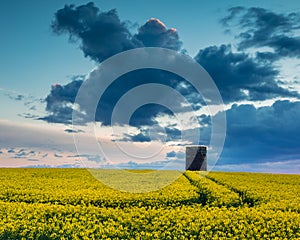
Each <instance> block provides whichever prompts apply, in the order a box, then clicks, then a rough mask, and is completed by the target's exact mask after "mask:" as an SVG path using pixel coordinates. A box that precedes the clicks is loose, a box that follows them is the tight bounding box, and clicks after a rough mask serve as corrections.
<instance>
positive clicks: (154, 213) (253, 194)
mask: <svg viewBox="0 0 300 240" xmlns="http://www.w3.org/2000/svg"><path fill="white" fill-rule="evenodd" d="M101 171H111V174H113V175H115V176H118V174H119V172H118V171H120V170H99V174H101ZM172 173H174V172H172V171H161V174H162V176H161V179H163V178H164V177H168V174H172ZM139 175H140V178H141V182H142V179H143V171H141V172H140V174H139ZM161 179H160V181H161ZM124 181H126V180H124ZM120 184H122V181H120ZM124 184H125V183H124ZM126 184H128V183H126ZM0 239H5V240H8V239H24V240H25V239H300V175H276V174H258V173H223V172H222V173H221V172H211V173H209V174H208V175H206V176H205V175H203V173H201V172H189V171H188V172H184V173H183V175H182V176H181V177H179V178H178V179H177V180H176V181H175V182H173V183H172V184H170V185H168V186H166V187H165V188H162V189H160V190H158V191H154V192H148V193H139V194H138V193H128V192H120V191H117V190H114V189H112V188H109V187H107V186H106V185H104V184H102V183H101V182H99V181H98V180H96V179H95V178H94V177H93V176H92V175H91V174H90V172H89V171H87V170H85V169H0Z"/></svg>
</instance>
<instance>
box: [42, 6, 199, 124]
mask: <svg viewBox="0 0 300 240" xmlns="http://www.w3.org/2000/svg"><path fill="white" fill-rule="evenodd" d="M52 29H53V31H54V32H55V33H57V34H68V35H69V37H70V40H71V41H75V42H76V41H80V44H81V46H80V47H81V49H82V51H83V52H84V54H85V56H89V57H90V58H91V59H93V60H94V61H96V62H101V61H103V60H105V59H107V58H108V57H110V56H112V55H115V54H117V53H119V52H122V51H125V50H128V49H133V48H137V47H145V46H147V47H162V48H169V49H173V50H177V51H179V50H180V49H181V45H182V42H181V41H180V39H179V35H178V33H177V31H176V29H174V28H170V29H168V28H167V27H166V26H165V25H164V23H162V22H161V21H160V20H158V19H156V18H151V19H149V20H148V21H147V22H146V23H145V24H144V25H142V26H141V27H140V28H139V29H138V31H137V33H136V34H131V33H130V31H129V29H128V26H127V25H126V24H125V22H122V21H121V20H120V19H119V17H118V14H117V11H116V10H111V11H108V12H101V11H100V10H99V8H98V7H96V6H95V4H94V3H88V4H86V5H81V6H78V7H76V6H74V5H66V6H65V7H64V8H62V9H60V10H58V11H57V12H56V13H55V19H54V21H53V23H52ZM182 81H183V79H180V78H179V77H177V76H176V75H174V74H171V73H167V72H164V71H160V70H156V69H155V70H153V69H142V70H139V71H135V72H133V73H128V74H125V75H124V76H121V77H120V78H119V79H117V80H116V81H114V82H113V84H112V85H111V86H110V87H109V88H108V89H107V90H106V91H105V93H104V94H103V96H102V98H101V99H100V102H99V105H98V107H97V110H96V114H95V117H94V119H95V120H96V121H99V122H101V124H103V125H110V124H111V113H112V111H113V109H114V106H115V104H116V103H117V101H118V100H119V99H120V97H121V96H123V95H124V94H125V93H126V92H127V91H128V90H130V89H132V88H134V87H136V86H139V85H141V84H145V83H161V84H165V85H169V86H171V87H173V88H176V87H177V86H179V83H180V82H182ZM82 82H83V81H82V79H81V80H78V79H76V78H75V79H73V81H72V82H70V83H69V84H66V85H64V86H63V85H59V84H56V85H53V86H52V89H51V92H50V94H49V95H48V96H47V98H46V103H47V106H46V111H47V112H48V113H49V114H48V116H45V117H42V118H39V119H40V120H44V121H48V122H57V123H66V124H69V123H71V115H72V111H73V108H74V106H73V104H74V100H75V97H76V94H77V92H78V89H79V87H80V86H81V84H82ZM190 89H191V88H190ZM183 90H184V89H181V90H180V91H183ZM189 94H190V93H186V94H185V95H186V97H188V98H189V99H191V100H193V101H194V103H195V104H196V103H197V106H198V108H199V107H200V105H199V104H200V99H199V96H196V95H195V94H193V95H189ZM196 98H197V99H196ZM195 106H196V105H195ZM79 107H80V106H79ZM81 110H82V111H86V112H87V114H90V112H89V110H88V109H81ZM162 113H163V114H170V111H169V110H167V109H166V108H164V107H161V106H159V105H157V104H156V105H154V104H148V105H146V106H142V107H141V108H140V109H138V110H137V111H136V112H135V113H134V114H133V117H132V118H131V120H130V124H131V125H133V126H143V125H153V124H157V121H156V120H155V117H157V116H158V115H159V114H162ZM92 114H93V113H92ZM88 118H90V117H88ZM83 122H84V121H83ZM121 124H123V123H121Z"/></svg>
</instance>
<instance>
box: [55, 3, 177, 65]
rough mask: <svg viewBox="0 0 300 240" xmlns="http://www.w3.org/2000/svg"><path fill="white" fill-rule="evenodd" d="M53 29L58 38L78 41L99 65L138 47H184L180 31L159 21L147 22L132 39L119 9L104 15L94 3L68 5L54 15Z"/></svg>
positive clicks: (85, 53)
mask: <svg viewBox="0 0 300 240" xmlns="http://www.w3.org/2000/svg"><path fill="white" fill-rule="evenodd" d="M52 29H53V31H54V32H55V33H57V34H68V35H69V39H70V41H71V42H76V41H78V40H79V41H80V44H81V45H80V48H81V49H82V51H83V53H84V55H85V56H86V57H90V58H91V59H93V60H94V61H96V62H102V61H103V60H105V59H107V58H109V57H111V56H112V55H115V54H117V53H120V52H123V51H125V50H129V49H133V48H137V47H145V46H146V47H163V48H169V49H173V50H180V47H181V41H180V40H179V36H178V33H177V31H176V30H175V29H174V28H171V29H167V28H166V26H165V25H164V24H163V23H162V22H161V21H159V20H158V19H155V18H151V19H150V20H148V21H147V22H146V23H145V24H144V25H143V26H141V27H140V28H139V29H138V33H137V34H136V35H134V36H133V35H132V34H131V32H130V31H129V28H128V26H127V24H126V22H125V21H124V22H123V21H121V20H120V19H119V16H118V13H117V11H116V9H112V10H110V11H107V12H101V11H100V9H99V8H98V7H96V6H95V4H94V3H93V2H90V3H87V4H86V5H81V6H78V7H75V5H65V7H64V8H62V9H60V10H58V11H57V12H56V13H55V19H54V21H53V23H52Z"/></svg>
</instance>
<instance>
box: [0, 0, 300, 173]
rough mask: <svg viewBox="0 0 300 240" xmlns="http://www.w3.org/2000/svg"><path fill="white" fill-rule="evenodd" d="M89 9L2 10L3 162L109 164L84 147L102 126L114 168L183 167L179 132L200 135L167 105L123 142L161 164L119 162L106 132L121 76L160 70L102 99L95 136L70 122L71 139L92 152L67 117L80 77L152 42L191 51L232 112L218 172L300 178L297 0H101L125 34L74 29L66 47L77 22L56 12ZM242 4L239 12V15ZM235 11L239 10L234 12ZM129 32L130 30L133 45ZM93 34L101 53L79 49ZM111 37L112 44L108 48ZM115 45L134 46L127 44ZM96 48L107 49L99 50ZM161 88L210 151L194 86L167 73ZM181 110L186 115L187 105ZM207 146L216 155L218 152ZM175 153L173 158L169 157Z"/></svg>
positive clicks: (126, 133) (151, 109)
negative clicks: (193, 120)
mask: <svg viewBox="0 0 300 240" xmlns="http://www.w3.org/2000/svg"><path fill="white" fill-rule="evenodd" d="M87 3H88V2H86V1H64V2H62V1H61V0H59V1H58V0H55V1H43V2H41V1H37V0H35V1H30V3H28V2H24V1H6V2H2V3H1V4H0V5H1V7H0V20H1V21H0V29H1V31H2V33H1V44H0V51H1V55H0V66H1V71H0V78H1V82H0V101H1V105H2V110H1V115H0V128H1V129H2V130H1V137H0V144H1V145H0V148H1V149H0V151H1V153H0V166H3V167H5V166H73V167H76V166H80V159H82V158H83V159H84V160H85V161H86V162H91V164H92V166H94V165H93V164H95V165H96V164H97V163H99V162H101V160H102V158H101V157H99V156H98V154H99V153H98V152H97V151H95V150H94V149H90V148H89V141H91V142H93V141H94V140H93V139H94V138H95V132H97V131H98V132H99V134H100V135H101V137H102V138H103V139H102V143H103V141H104V142H105V143H103V144H104V145H105V146H106V149H107V151H108V153H107V154H106V157H107V158H109V159H110V158H111V159H112V160H111V161H112V162H111V164H112V165H114V164H115V165H120V166H122V167H124V166H125V167H126V166H128V167H135V168H142V167H147V168H149V167H150V168H151V167H152V166H153V167H154V168H157V166H160V167H162V168H163V167H164V164H166V163H169V162H173V163H174V165H172V167H175V168H177V167H178V168H179V169H180V168H182V167H184V148H183V146H182V145H184V144H187V143H182V142H180V141H179V139H180V138H179V135H180V132H181V133H182V132H184V131H186V132H188V131H192V130H193V129H187V128H185V129H182V128H180V127H179V126H178V123H176V121H175V120H174V118H173V117H172V116H171V115H170V114H169V112H168V111H167V110H166V109H163V108H161V107H160V108H159V107H157V106H148V108H147V107H145V108H144V109H143V108H141V109H140V110H139V111H137V112H136V113H135V115H134V116H133V120H132V124H131V125H132V126H130V127H129V126H127V127H126V128H123V129H121V130H120V132H121V133H123V135H122V134H121V135H122V136H119V139H118V141H120V142H122V144H124V146H126V147H128V148H131V147H132V144H134V146H136V148H137V149H139V148H141V149H144V150H145V152H147V151H148V152H149V154H150V153H151V152H152V151H154V150H155V149H156V150H157V151H158V152H159V154H158V155H156V157H155V158H153V159H148V160H141V159H131V158H130V157H128V158H126V157H121V158H122V159H121V160H120V155H119V154H118V153H117V152H116V151H117V150H116V149H115V148H114V147H113V145H114V144H115V140H113V139H112V138H111V133H110V131H109V129H108V125H109V124H110V122H109V121H108V119H109V116H110V115H109V114H110V113H111V112H110V110H109V109H110V108H111V107H112V105H113V104H115V103H116V101H117V99H118V98H119V97H120V96H122V94H124V93H125V92H126V91H128V90H129V89H130V86H128V85H126V84H124V83H125V82H126V79H136V80H134V81H136V84H138V83H147V82H149V81H151V78H157V79H158V78H159V77H158V75H157V74H159V73H157V72H155V71H154V72H143V71H141V72H136V73H133V74H131V75H130V74H129V75H128V76H124V77H123V78H121V79H119V80H118V81H116V83H115V85H114V86H112V87H111V89H110V92H109V91H108V93H107V94H106V95H105V96H104V99H103V104H104V106H108V112H105V111H104V112H100V113H99V114H98V115H97V116H96V120H97V124H95V126H96V127H95V128H94V130H95V131H94V132H93V131H91V129H92V128H91V127H88V126H90V125H89V124H90V123H87V126H83V125H82V126H76V127H75V128H76V131H78V132H77V133H75V134H77V136H80V138H81V137H82V138H84V139H85V142H86V146H85V147H86V153H84V154H82V155H84V156H81V158H80V156H78V153H77V152H76V147H75V145H74V143H73V136H72V131H71V130H70V129H71V128H72V126H71V125H70V121H69V120H70V118H69V115H68V114H69V112H68V111H69V110H70V109H69V107H70V106H69V105H72V104H73V102H72V101H73V100H70V98H72V97H74V94H75V95H76V93H77V92H76V91H77V90H78V87H79V86H80V85H81V81H82V80H83V79H89V77H88V74H89V73H90V72H91V71H92V70H93V69H95V68H96V67H97V66H98V65H99V64H100V63H101V62H102V61H103V60H105V59H107V58H108V57H110V56H113V55H114V54H115V53H119V52H121V51H122V50H128V49H132V48H136V47H143V46H150V47H151V46H157V47H165V48H169V49H172V50H175V51H177V52H182V51H186V54H187V55H189V56H190V57H192V58H194V59H195V61H197V62H198V63H199V64H201V65H202V66H203V67H204V69H205V70H206V71H207V72H208V73H209V74H210V76H211V77H212V79H213V80H214V81H215V82H216V85H217V87H218V88H219V90H220V93H221V95H222V97H223V101H224V108H225V110H226V116H227V129H226V136H227V137H226V141H225V145H224V149H223V153H222V155H221V157H220V159H219V161H218V164H217V166H216V168H215V169H217V170H226V171H271V172H296V173H299V172H300V147H298V143H299V140H300V139H299V137H298V136H299V134H300V127H299V124H298V119H299V117H300V111H299V110H300V102H299V91H300V81H299V77H300V66H299V58H300V53H299V51H298V50H297V49H299V48H298V47H300V44H299V42H300V40H299V36H300V34H299V25H298V22H297V20H299V18H297V17H299V16H298V15H297V14H295V15H289V14H290V13H293V12H294V13H297V12H298V13H299V12H300V4H299V2H298V1H285V2H283V1H263V2H261V1H209V2H207V1H206V2H205V3H204V2H201V1H189V2H188V3H187V2H184V1H177V2H176V3H174V1H146V2H145V1H120V0H115V1H95V5H94V6H96V7H98V8H99V11H98V14H101V13H107V11H109V10H111V9H116V10H117V13H114V14H115V15H116V16H118V17H119V19H120V21H121V24H120V25H117V24H115V25H113V26H114V27H115V26H117V27H118V28H117V29H120V31H119V30H117V32H115V33H114V34H115V35H110V33H111V29H107V30H106V31H107V32H105V31H104V33H103V32H102V33H101V34H102V36H103V37H102V38H99V39H100V40H99V39H98V38H97V29H96V30H95V31H94V30H93V31H90V32H89V34H90V35H89V36H90V37H89V38H84V37H82V36H83V35H81V34H82V32H80V31H81V30H80V29H75V27H74V26H71V27H72V30H73V31H74V32H73V39H76V41H75V42H72V43H70V42H69V41H68V39H69V35H70V31H69V29H70V26H67V25H65V22H63V21H62V20H58V19H55V13H56V12H57V11H58V10H60V9H63V8H64V5H65V4H75V7H74V8H73V10H74V9H76V7H78V6H81V5H86V4H87ZM86 6H87V5H86ZM238 6H241V7H243V8H240V9H239V8H236V7H238ZM252 7H253V8H252ZM230 8H231V9H232V10H231V11H228V9H230ZM74 11H75V10H74ZM230 14H232V15H230ZM104 15H105V14H104ZM115 15H114V16H115ZM105 16H106V15H105ZM229 16H231V17H230V18H228V17H229ZM65 17H66V16H65ZM226 17H227V18H226ZM271 17H272V19H273V20H274V21H272V19H271ZM151 18H155V19H159V20H160V21H161V22H160V21H158V20H152V21H150V22H148V23H149V24H148V25H147V24H146V22H147V21H148V20H149V19H151ZM225 18H226V21H225ZM221 19H223V22H222V21H221ZM270 19H271V20H270ZM275 20H276V21H275ZM53 21H56V24H57V25H56V26H57V29H56V30H58V31H61V34H56V33H55V31H54V30H55V29H54V28H53V27H51V23H52V22H53ZM123 23H124V24H125V25H122V24H123ZM245 23H248V25H245ZM66 26H67V27H66ZM110 26H111V25H110ZM142 26H144V28H143V29H144V30H143V31H142V30H141V29H142V28H141V27H142ZM68 27H69V28H68ZM156 27H162V28H163V31H165V35H163V36H164V37H162V38H161V39H159V37H158V35H156V32H155V31H156V29H157V28H156ZM164 28H165V29H164ZM171 28H175V29H176V32H173V31H172V29H171ZM138 29H140V30H138ZM118 31H119V32H118ZM269 31H270V32H269ZM149 33H150V35H149ZM261 33H263V34H261ZM116 34H117V35H116ZM122 34H129V35H130V36H129V37H128V38H129V40H128V39H127V40H126V39H125V38H124V37H123V35H122ZM115 36H118V37H115ZM93 38H94V39H96V40H95V41H96V45H97V46H96V47H93V48H91V45H87V48H86V50H83V48H82V46H83V41H84V40H88V41H92V40H93ZM105 39H108V41H109V42H110V44H109V45H105V44H106V42H105V41H104V40H105ZM124 39H125V40H124ZM170 39H171V40H170ZM102 40H103V42H102ZM122 41H123V42H122ZM166 42H167V43H168V44H169V45H168V44H166ZM120 43H122V44H123V45H126V44H127V47H124V49H120V48H119V46H120V45H122V44H120ZM114 44H115V47H114ZM123 45H122V46H123ZM95 49H101V51H102V53H103V52H106V54H102V53H101V54H99V52H95V51H96V50H95ZM104 50H105V51H104ZM84 51H85V53H86V54H87V57H85V56H84ZM253 72H254V73H255V74H254V73H253ZM171 78H172V79H173V78H175V79H176V81H177V82H180V83H181V85H180V84H175V85H172V82H171V81H170V80H168V79H171ZM140 79H144V80H140ZM74 80H75V81H74ZM72 81H73V82H72ZM143 81H144V82H143ZM156 81H157V82H158V83H161V84H169V85H170V84H171V87H172V88H174V89H179V90H178V91H179V92H180V93H182V94H183V95H184V96H185V97H186V98H187V99H188V100H190V101H191V104H192V106H193V107H195V109H196V110H195V114H196V115H197V116H198V117H199V122H200V123H199V124H200V128H201V130H200V131H202V132H201V133H202V136H203V137H202V142H201V143H203V144H207V145H209V142H210V136H209V133H210V132H211V128H210V120H209V119H210V117H211V116H210V114H209V112H207V109H205V106H204V105H201V104H200V105H201V106H200V107H199V106H198V105H197V104H199V103H201V97H200V96H197V95H196V96H195V95H194V94H193V89H191V88H189V87H186V89H187V91H188V92H186V93H183V90H182V89H181V90H180V86H182V84H183V85H184V84H185V82H184V80H182V79H179V78H178V79H177V78H176V77H175V76H169V75H168V74H165V73H163V79H158V80H156ZM56 84H59V85H56ZM51 86H53V87H52V88H51ZM134 86H135V85H134ZM116 89H118V91H117V90H116ZM69 90H70V91H72V94H73V95H72V96H71V95H68V99H67V98H66V97H67V91H69ZM74 91H75V92H74ZM68 94H69V92H68ZM47 97H48V98H47ZM68 101H69V102H68ZM68 104H69V105H68ZM196 105H197V106H196ZM67 112H68V113H67ZM145 112H146V113H147V114H148V115H147V114H145ZM181 113H182V114H188V113H187V112H184V111H183V110H182V111H181ZM151 114H152V115H151ZM216 114H218V113H216ZM100 123H102V125H101V127H100ZM153 125H155V126H156V128H153V129H154V130H153V129H152V133H153V134H154V135H153V136H154V140H153V141H152V142H153V144H152V145H151V141H150V140H151V136H149V128H151V126H153ZM93 126H94V125H93ZM157 129H159V130H157ZM162 129H163V130H162ZM159 131H163V133H164V134H165V135H166V136H167V139H168V140H165V141H167V142H164V143H163V144H162V143H159V136H161V134H157V136H156V137H155V132H156V133H157V132H158V133H160V132H159ZM32 133H35V134H32ZM43 141H44V142H43ZM192 144H194V143H192ZM162 146H163V147H162ZM211 149H212V150H211V151H212V152H213V146H211ZM22 150H23V151H22ZM156 150H155V151H156ZM173 151H174V152H175V153H176V154H175V155H174V154H170V152H173ZM57 156H59V157H57ZM72 156H73V157H72ZM74 156H75V157H74ZM170 156H171V157H170ZM123 158H124V159H123ZM33 159H35V160H33ZM95 159H96V160H95Z"/></svg>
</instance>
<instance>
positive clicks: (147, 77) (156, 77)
mask: <svg viewBox="0 0 300 240" xmlns="http://www.w3.org/2000/svg"><path fill="white" fill-rule="evenodd" d="M82 83H83V80H73V81H72V82H70V83H68V84H66V85H60V84H55V85H53V86H52V89H51V92H50V94H49V95H48V96H47V97H46V103H47V106H46V110H47V112H48V113H49V114H48V116H45V117H42V118H39V119H40V120H44V121H48V122H57V123H65V124H69V123H71V122H72V112H73V109H74V106H73V104H74V101H75V98H76V95H77V92H78V89H79V88H80V86H81V85H82ZM146 83H159V84H164V85H167V86H170V87H172V88H174V89H176V91H178V92H179V93H181V94H182V95H183V96H184V97H185V98H186V99H187V101H189V102H190V103H191V105H192V107H194V109H199V106H200V105H201V104H202V102H203V99H202V98H201V96H200V94H199V93H197V92H195V90H194V88H193V87H192V86H191V85H190V84H189V83H188V82H187V81H186V80H184V79H183V78H181V77H179V76H177V75H175V74H173V73H170V72H167V71H163V70H159V69H140V70H136V71H132V72H129V73H127V74H124V75H122V76H121V77H120V78H118V79H116V80H115V81H114V82H113V83H112V84H111V85H110V86H109V87H108V88H107V89H106V91H105V92H104V93H103V95H102V96H101V99H100V100H99V104H98V106H97V109H96V114H95V116H93V117H92V118H94V119H95V120H96V121H98V122H101V124H102V125H104V126H107V125H110V124H111V116H112V112H113V110H114V107H115V105H116V103H117V102H118V101H119V99H120V98H121V97H122V96H123V95H124V94H126V92H128V91H129V90H130V89H132V88H134V87H137V86H139V85H141V84H146ZM183 85H184V87H183ZM187 89H188V91H187ZM140 97H142V96H140ZM160 97H161V98H165V97H166V96H164V95H163V94H162V95H158V96H157V98H160ZM95 98H96V96H95ZM172 106H173V107H174V108H173V109H172V110H176V111H183V110H184V108H183V107H181V102H180V101H179V100H178V99H173V100H172ZM80 107H82V106H80ZM175 107H176V108H175ZM81 110H82V111H85V112H86V113H87V115H88V116H90V119H91V115H92V114H94V113H93V112H91V110H90V109H86V108H84V107H82V108H81ZM161 114H168V115H173V113H172V111H171V110H170V109H167V108H166V107H164V106H161V105H158V104H150V103H149V104H146V105H143V106H141V107H140V108H138V109H136V111H135V112H134V113H133V114H132V116H131V118H130V121H129V124H130V125H132V126H137V127H139V126H149V125H150V126H151V125H154V124H158V122H157V120H156V119H155V118H156V117H158V116H159V115H161ZM84 117H85V116H83V118H84ZM83 123H84V120H83ZM119 124H124V123H123V122H122V123H119Z"/></svg>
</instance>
